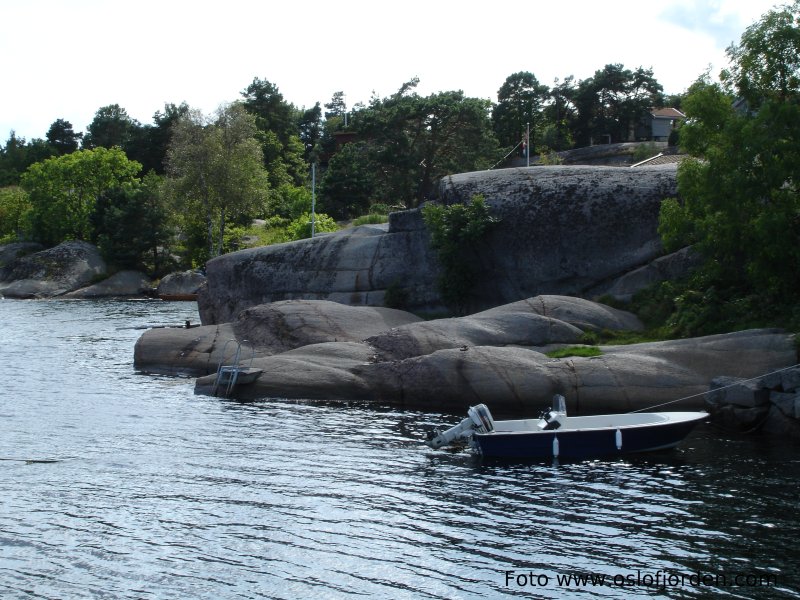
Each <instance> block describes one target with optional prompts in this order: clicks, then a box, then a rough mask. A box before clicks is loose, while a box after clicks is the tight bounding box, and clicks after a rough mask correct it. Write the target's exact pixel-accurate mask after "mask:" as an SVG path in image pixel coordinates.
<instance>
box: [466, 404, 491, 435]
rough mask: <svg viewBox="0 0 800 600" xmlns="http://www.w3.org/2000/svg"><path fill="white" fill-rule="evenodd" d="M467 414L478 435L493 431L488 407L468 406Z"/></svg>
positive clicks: (481, 405)
mask: <svg viewBox="0 0 800 600" xmlns="http://www.w3.org/2000/svg"><path fill="white" fill-rule="evenodd" d="M467 414H468V415H469V417H470V419H472V422H473V423H475V431H477V432H478V433H489V432H492V431H494V419H492V413H490V412H489V407H487V406H486V405H485V404H478V405H477V406H470V408H469V410H468V411H467Z"/></svg>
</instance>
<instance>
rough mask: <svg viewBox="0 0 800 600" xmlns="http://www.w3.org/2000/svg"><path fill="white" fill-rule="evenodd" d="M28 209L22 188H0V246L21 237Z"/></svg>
mask: <svg viewBox="0 0 800 600" xmlns="http://www.w3.org/2000/svg"><path fill="white" fill-rule="evenodd" d="M30 208H31V203H30V201H29V200H28V194H27V193H26V192H25V190H23V189H22V188H20V187H19V186H9V187H4V188H0V244H7V243H9V242H14V241H17V240H18V239H20V238H22V237H23V231H24V229H25V224H26V216H27V213H28V211H29V210H30Z"/></svg>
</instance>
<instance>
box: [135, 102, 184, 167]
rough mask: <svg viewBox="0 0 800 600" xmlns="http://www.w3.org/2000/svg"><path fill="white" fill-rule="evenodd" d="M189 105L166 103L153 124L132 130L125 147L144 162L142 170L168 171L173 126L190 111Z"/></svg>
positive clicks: (154, 118) (154, 117)
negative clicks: (167, 162) (168, 155)
mask: <svg viewBox="0 0 800 600" xmlns="http://www.w3.org/2000/svg"><path fill="white" fill-rule="evenodd" d="M189 110H190V109H189V105H188V104H186V103H185V102H182V103H181V104H180V105H175V104H165V105H164V111H163V112H161V111H160V110H159V111H156V112H155V114H154V115H153V124H152V125H144V126H142V127H139V128H136V129H134V130H132V135H131V137H130V139H129V140H128V142H127V144H126V145H125V147H124V148H123V149H124V150H125V152H126V154H127V155H128V156H129V157H130V158H132V159H135V160H138V161H139V162H140V163H142V171H143V172H144V173H148V172H150V171H153V172H155V173H156V174H158V175H164V174H165V172H166V158H167V150H168V148H169V142H170V138H171V137H172V127H173V126H174V125H175V124H176V123H177V122H178V120H179V119H180V118H181V117H182V116H184V115H185V114H186V113H188V112H189Z"/></svg>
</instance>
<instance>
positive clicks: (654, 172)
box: [198, 165, 677, 323]
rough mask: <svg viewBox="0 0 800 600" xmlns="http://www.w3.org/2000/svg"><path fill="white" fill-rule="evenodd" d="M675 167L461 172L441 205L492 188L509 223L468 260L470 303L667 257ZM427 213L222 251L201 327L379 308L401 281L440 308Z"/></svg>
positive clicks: (444, 189) (600, 278)
mask: <svg viewBox="0 0 800 600" xmlns="http://www.w3.org/2000/svg"><path fill="white" fill-rule="evenodd" d="M675 174H676V170H675V166H674V165H666V166H661V167H649V168H640V169H623V168H614V167H588V166H584V167H580V166H573V167H531V168H518V169H500V170H495V171H481V172H476V173H462V174H459V175H452V176H449V177H447V178H445V179H444V180H442V183H441V186H440V191H439V199H438V201H439V202H443V203H448V204H449V203H454V202H466V201H469V200H470V199H471V198H472V197H473V196H474V195H476V194H482V195H483V196H484V198H485V199H486V201H487V203H488V204H489V205H490V207H491V210H492V213H493V214H494V215H495V216H497V217H498V218H499V219H500V221H499V223H498V224H497V225H496V226H495V227H494V228H492V229H491V231H490V233H489V234H487V236H486V238H485V240H484V241H483V242H482V243H480V244H477V245H476V246H475V247H474V248H473V249H472V252H471V253H470V256H465V260H469V261H471V262H472V263H473V264H474V265H475V266H476V268H477V270H478V281H477V284H476V285H475V291H476V294H475V296H474V298H473V299H472V304H471V306H470V309H471V310H473V311H479V310H483V309H487V308H491V307H493V306H498V305H501V304H506V303H509V302H514V301H517V300H522V299H525V298H529V297H532V296H536V295H539V294H561V295H578V296H581V295H585V294H586V293H588V292H589V291H590V290H592V289H594V288H597V287H598V286H599V285H601V284H602V283H604V282H609V281H612V280H614V279H615V278H617V277H619V276H621V275H623V274H625V273H628V272H630V271H633V270H635V269H637V268H640V267H642V266H644V265H647V264H649V263H650V262H652V261H653V260H655V259H657V258H658V257H659V256H660V254H661V243H660V240H659V236H658V232H657V225H658V213H659V207H660V204H661V201H662V200H663V199H664V198H666V197H671V196H675V195H676V194H677V187H676V179H675ZM429 237H430V236H429V232H428V230H427V229H426V227H425V224H424V221H423V219H422V215H421V212H420V211H419V210H418V209H415V210H410V211H404V212H400V213H393V214H392V215H390V218H389V226H388V230H387V229H386V228H383V227H376V226H364V227H357V228H353V229H348V230H344V231H340V232H338V233H336V234H330V235H324V236H319V237H316V238H314V239H310V240H300V241H296V242H289V243H286V244H280V245H275V246H268V247H264V248H253V249H249V250H242V251H239V252H235V253H232V254H227V255H224V256H220V257H218V258H215V259H213V260H211V261H209V262H208V264H207V269H206V272H207V276H208V280H207V284H206V286H205V287H204V288H202V289H201V290H200V293H199V296H198V305H199V308H200V315H201V318H202V320H203V323H221V322H226V321H231V320H233V319H234V318H235V317H236V315H237V314H238V313H239V312H241V311H242V310H244V309H245V308H248V307H250V306H256V305H259V304H264V303H269V302H275V301H278V300H287V299H317V300H332V301H335V302H340V303H343V304H350V305H365V306H381V305H383V303H384V300H385V298H386V293H387V290H390V289H393V288H394V289H399V290H401V291H402V294H401V295H402V296H403V297H404V298H405V299H406V307H407V308H408V309H409V310H412V311H416V312H419V311H423V310H428V311H433V310H440V309H441V298H440V297H439V293H438V291H437V280H438V278H439V275H440V270H439V269H440V267H439V263H438V261H437V258H436V255H435V253H434V252H433V251H432V250H431V248H430V246H429Z"/></svg>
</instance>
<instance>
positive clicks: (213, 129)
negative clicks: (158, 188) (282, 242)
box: [167, 104, 269, 258]
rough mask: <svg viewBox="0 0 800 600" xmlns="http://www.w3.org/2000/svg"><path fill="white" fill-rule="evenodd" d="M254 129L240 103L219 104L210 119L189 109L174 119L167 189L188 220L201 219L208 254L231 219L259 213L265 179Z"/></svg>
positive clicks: (219, 244)
mask: <svg viewBox="0 0 800 600" xmlns="http://www.w3.org/2000/svg"><path fill="white" fill-rule="evenodd" d="M257 133H258V132H257V128H256V124H255V118H254V117H253V116H252V115H250V114H248V113H247V112H246V111H245V109H244V107H243V106H242V105H240V104H231V105H229V106H226V107H222V108H220V109H219V110H218V111H217V114H216V117H215V119H214V120H213V121H210V122H209V120H207V119H206V118H205V117H203V115H202V114H200V113H199V112H197V111H190V112H189V113H188V114H187V115H186V116H184V117H182V118H181V119H180V121H179V122H178V123H177V125H175V128H174V135H173V138H172V143H171V145H170V149H169V152H168V174H169V179H168V182H167V184H168V190H169V193H170V195H171V197H172V198H173V199H174V200H175V201H176V203H177V206H178V207H179V209H180V210H181V211H182V212H183V214H184V216H185V218H186V219H187V220H188V221H189V222H190V223H192V222H193V223H195V224H197V223H202V224H203V226H204V230H205V232H206V236H205V253H206V254H205V255H204V256H205V257H206V258H208V257H211V256H216V255H219V254H221V253H222V251H223V241H224V239H225V226H226V223H227V222H228V221H229V220H233V221H236V220H237V219H245V220H246V219H252V218H253V216H254V215H257V214H261V213H263V210H264V206H265V203H266V200H267V192H268V190H269V181H268V178H267V173H266V171H265V169H264V166H263V163H262V153H261V145H260V144H259V143H258V140H257V139H256V135H257ZM201 256H202V255H201Z"/></svg>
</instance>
